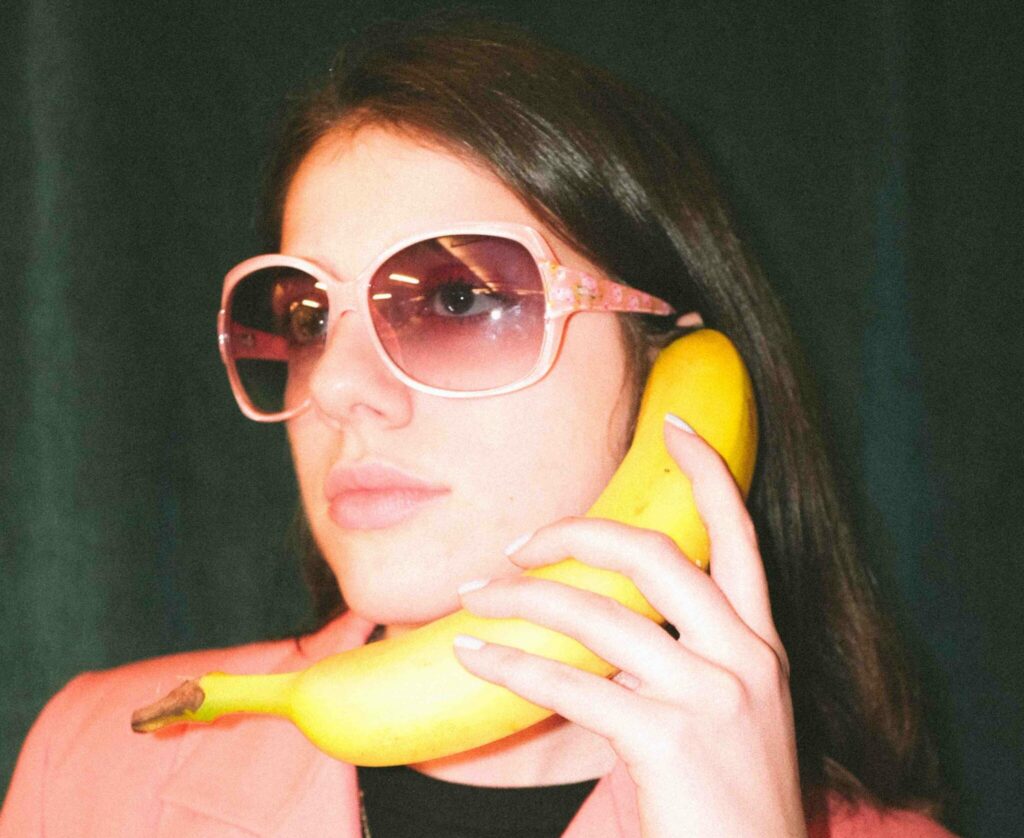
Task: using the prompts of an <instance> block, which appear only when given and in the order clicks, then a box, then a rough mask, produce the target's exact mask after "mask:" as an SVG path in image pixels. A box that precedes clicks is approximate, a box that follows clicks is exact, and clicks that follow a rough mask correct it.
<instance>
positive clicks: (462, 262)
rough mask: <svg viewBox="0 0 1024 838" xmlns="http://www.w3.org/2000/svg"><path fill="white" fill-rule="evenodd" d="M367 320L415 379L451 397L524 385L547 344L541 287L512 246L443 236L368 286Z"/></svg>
mask: <svg viewBox="0 0 1024 838" xmlns="http://www.w3.org/2000/svg"><path fill="white" fill-rule="evenodd" d="M369 295H370V300H369V303H370V316H371V318H372V319H373V324H374V328H375V329H376V332H377V335H378V337H379V338H380V341H381V344H382V345H383V347H384V350H385V352H387V354H388V355H389V356H390V357H391V360H392V361H394V362H395V364H396V365H397V366H398V367H399V368H400V369H402V370H403V371H405V372H406V373H407V374H408V375H409V376H410V377H412V378H414V379H416V380H417V381H419V382H421V383H423V384H426V385H428V386H431V387H437V388H440V389H443V390H450V391H456V392H459V391H462V392H465V391H472V390H489V389H493V388H497V387H502V386H504V385H506V384H512V383H514V382H516V381H521V380H522V379H524V378H525V377H526V376H527V375H529V373H530V371H531V370H532V369H533V368H534V365H535V364H536V363H537V360H538V359H539V358H540V354H541V348H542V346H543V343H544V312H545V296H544V284H543V280H542V279H541V276H540V272H539V271H538V268H537V263H536V261H535V260H534V257H533V255H532V254H531V253H530V251H529V250H527V249H526V247H525V246H524V245H522V244H520V243H519V242H517V241H513V240H511V239H505V238H501V237H498V236H485V235H459V236H441V237H438V238H434V239H427V240H425V241H422V242H418V243H416V244H413V245H410V246H409V247H407V248H404V249H403V250H401V251H399V252H398V253H396V254H394V255H393V256H391V257H390V258H389V259H388V260H387V261H385V262H384V263H383V264H382V265H381V266H380V267H379V268H378V269H377V270H376V271H375V272H374V274H373V277H372V278H371V280H370V289H369Z"/></svg>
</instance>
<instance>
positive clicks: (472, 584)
mask: <svg viewBox="0 0 1024 838" xmlns="http://www.w3.org/2000/svg"><path fill="white" fill-rule="evenodd" d="M490 581H491V580H490V579H471V580H470V581H469V582H463V583H462V584H461V585H459V596H462V595H463V594H468V593H469V592H470V591H479V590H480V589H481V588H482V587H483V586H484V585H486V584H487V583H488V582H490Z"/></svg>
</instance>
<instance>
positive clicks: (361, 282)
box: [217, 222, 675, 422]
mask: <svg viewBox="0 0 1024 838" xmlns="http://www.w3.org/2000/svg"><path fill="white" fill-rule="evenodd" d="M473 235H480V236H496V237H498V238H503V239H508V240H510V241H514V242H517V243H519V244H521V245H522V246H523V247H525V248H526V250H527V251H529V253H530V255H531V256H532V257H533V259H534V261H535V262H536V263H537V269H538V271H539V273H540V277H541V282H542V284H543V290H544V298H545V309H544V339H543V343H542V345H541V349H540V352H539V354H538V358H537V362H536V363H535V364H534V366H533V369H532V370H531V371H530V372H529V373H528V374H527V375H526V376H525V377H523V378H521V379H519V380H518V381H514V382H512V383H510V384H503V385H501V386H500V387H492V388H490V389H487V390H445V389H443V388H439V387H433V386H431V385H429V384H424V383H423V382H421V381H417V380H416V379H415V378H413V377H412V376H410V375H409V374H408V373H406V372H405V371H404V370H402V369H401V368H400V367H399V366H398V365H397V364H396V363H395V362H394V361H393V360H392V359H391V356H390V355H388V353H387V350H386V349H385V348H384V345H383V343H382V342H381V340H380V337H379V336H378V334H377V329H376V328H375V327H374V324H373V318H372V317H371V314H370V301H369V294H368V291H369V287H370V281H371V279H372V278H373V275H374V273H376V271H377V269H378V268H379V267H380V266H381V265H382V264H384V262H385V261H387V260H388V259H390V258H391V257H392V256H394V255H395V254H396V253H398V252H399V251H401V250H404V249H405V248H407V247H410V246H411V245H414V244H417V243H418V242H422V241H426V240H429V239H434V238H440V237H444V236H473ZM273 267H283V268H294V269H296V270H300V271H304V272H305V273H308V274H309V275H310V276H312V277H313V278H314V279H315V280H317V282H320V283H323V285H324V289H325V291H326V294H327V300H328V321H327V336H326V338H325V340H329V339H330V333H331V328H332V326H333V325H334V324H335V323H336V322H337V319H338V317H340V316H341V314H342V313H344V312H346V311H358V312H359V315H360V317H362V319H363V323H364V324H365V325H366V326H367V331H368V332H369V334H370V339H371V341H372V342H373V345H374V349H375V350H376V352H377V354H378V356H379V357H380V358H381V360H382V361H383V362H384V365H385V366H386V367H387V368H388V370H389V371H390V372H391V374H392V375H394V376H395V378H397V379H398V380H399V381H401V382H402V383H403V384H405V385H406V386H407V387H410V388H412V389H414V390H417V391H419V392H422V393H428V394H430V395H434V396H441V397H444V398H453V399H469V398H479V397H481V396H498V395H502V394H504V393H511V392H514V391H516V390H522V389H523V388H525V387H529V386H530V385H531V384H533V383H534V382H536V381H539V380H540V379H541V378H543V377H544V376H545V375H547V373H548V372H550V370H551V367H552V366H553V365H554V362H555V357H556V356H557V354H558V348H559V347H560V346H561V343H562V337H563V335H564V333H565V324H566V321H567V320H568V318H569V316H570V315H572V314H575V313H577V312H581V311H601V312H618V313H632V314H653V315H658V316H668V315H671V314H674V313H675V310H674V309H673V308H672V306H670V305H669V304H668V303H666V302H665V301H664V300H660V299H658V298H657V297H654V296H652V295H650V294H647V293H645V292H643V291H639V290H637V289H635V288H631V287H630V286H628V285H623V284H621V283H617V282H613V281H612V280H610V279H605V278H604V277H599V276H593V275H591V274H588V273H586V272H585V271H581V270H578V269H576V268H570V267H567V266H565V265H561V264H559V263H558V262H557V261H555V255H554V252H553V251H552V249H551V247H550V245H549V244H548V243H547V241H546V240H545V239H544V237H543V236H542V235H541V234H540V233H539V232H538V231H537V230H535V229H533V228H532V227H529V226H527V225H525V224H513V223H497V222H470V223H465V224H453V225H448V226H446V227H442V228H439V229H436V230H427V231H424V232H420V233H416V234H414V235H411V236H407V237H405V238H403V239H401V240H400V241H398V242H396V243H395V244H393V245H391V246H390V247H388V248H387V249H386V250H385V251H383V252H382V253H381V254H380V255H379V256H377V257H376V258H375V259H374V260H373V261H372V262H371V263H370V265H369V266H368V267H366V268H365V269H364V270H362V271H360V273H359V275H358V276H356V278H355V279H354V280H351V281H348V280H342V279H339V278H338V277H336V276H334V275H333V274H332V273H331V272H330V271H328V270H326V269H325V268H323V267H322V266H320V265H318V264H317V263H316V262H312V261H310V260H308V259H303V258H301V257H298V256H287V255H285V254H282V253H267V254H263V255H261V256H253V257H251V258H249V259H246V260H245V261H243V262H240V263H239V264H238V265H236V266H235V267H233V268H232V269H231V270H230V271H228V273H227V275H226V276H225V277H224V288H223V292H222V294H221V307H220V311H219V312H218V314H217V343H218V346H219V347H220V356H221V360H222V361H223V362H224V365H225V367H226V368H227V374H228V380H229V381H230V383H231V391H232V393H233V394H234V397H235V401H236V402H237V403H238V406H239V408H240V409H241V411H242V413H244V414H245V415H246V416H247V417H249V418H250V419H253V420H254V421H256V422H283V421H286V420H288V419H291V418H293V417H295V416H298V415H299V414H301V413H304V412H305V411H306V410H308V409H309V407H310V405H311V404H312V402H313V397H312V395H309V396H307V397H306V399H305V400H304V401H303V402H302V404H300V405H298V406H296V407H293V408H290V409H289V410H283V411H279V412H278V413H261V412H260V411H258V410H256V409H255V407H253V405H252V404H251V403H250V402H249V399H248V397H247V396H246V393H245V388H244V387H243V386H242V382H241V379H240V377H239V375H238V371H237V369H236V367H235V362H234V359H233V358H232V357H231V350H230V344H231V334H230V330H229V324H228V317H227V307H228V301H229V300H230V298H231V293H232V291H233V290H234V288H235V286H236V285H238V283H239V282H241V281H242V280H243V279H244V278H245V277H246V276H248V275H249V274H251V273H253V272H255V271H257V270H262V269H266V268H273Z"/></svg>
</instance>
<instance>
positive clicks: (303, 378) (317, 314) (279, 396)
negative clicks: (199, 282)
mask: <svg viewBox="0 0 1024 838" xmlns="http://www.w3.org/2000/svg"><path fill="white" fill-rule="evenodd" d="M227 315H228V321H227V322H228V329H229V334H230V340H229V342H228V354H229V357H230V358H231V360H232V362H233V364H234V367H235V371H236V373H237V375H238V379H239V381H240V382H241V384H242V388H243V390H244V391H245V395H246V398H247V399H248V401H249V403H250V404H251V405H252V406H253V407H254V408H255V409H256V410H257V411H259V412H260V413H266V414H271V413H280V412H282V411H284V410H290V409H292V408H293V407H298V406H299V405H300V404H301V403H302V402H303V401H304V400H305V398H306V395H307V392H308V387H307V385H306V382H307V381H308V377H309V373H310V372H311V370H312V367H313V365H314V364H315V362H316V360H317V359H318V358H319V357H320V355H321V354H322V352H323V346H324V341H325V338H326V334H327V317H328V306H327V290H326V288H325V287H324V286H323V283H321V282H319V281H318V280H317V279H316V278H315V277H312V276H310V275H309V274H307V273H304V272H303V271H300V270H296V269H294V268H284V267H271V268H263V269H261V270H257V271H254V272H253V273H251V274H248V275H247V276H245V277H244V278H243V279H242V280H240V281H239V282H238V284H237V285H235V287H234V289H233V291H232V292H231V297H230V298H229V300H228V305H227Z"/></svg>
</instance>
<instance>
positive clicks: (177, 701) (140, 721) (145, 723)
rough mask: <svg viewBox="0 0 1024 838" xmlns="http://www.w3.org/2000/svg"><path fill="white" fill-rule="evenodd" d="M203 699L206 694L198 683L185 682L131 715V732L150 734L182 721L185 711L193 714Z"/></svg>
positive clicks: (201, 704) (200, 705)
mask: <svg viewBox="0 0 1024 838" xmlns="http://www.w3.org/2000/svg"><path fill="white" fill-rule="evenodd" d="M205 699H206V693H204V692H203V688H202V687H200V686H199V682H198V681H185V682H184V683H182V684H180V685H179V686H177V687H175V688H174V689H173V690H171V691H170V692H169V693H167V695H165V696H164V697H163V698H161V699H160V700H159V701H157V702H155V703H153V704H150V705H148V706H146V707H140V708H139V709H138V710H136V711H135V712H134V713H132V730H134V731H135V732H136V733H152V732H153V731H154V730H159V729H160V728H162V727H166V726H167V725H170V724H174V723H175V722H180V721H184V719H183V716H184V714H185V711H186V710H191V711H192V712H195V711H196V710H198V709H199V708H200V707H202V706H203V701H204V700H205Z"/></svg>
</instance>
